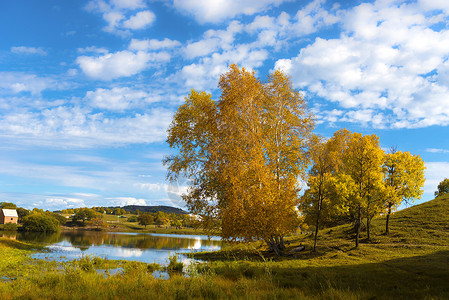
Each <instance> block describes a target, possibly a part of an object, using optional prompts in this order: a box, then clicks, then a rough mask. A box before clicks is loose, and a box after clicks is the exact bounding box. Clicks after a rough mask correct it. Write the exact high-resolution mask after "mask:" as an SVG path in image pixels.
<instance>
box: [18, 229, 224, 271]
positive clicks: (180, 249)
mask: <svg viewBox="0 0 449 300" xmlns="http://www.w3.org/2000/svg"><path fill="white" fill-rule="evenodd" d="M16 238H17V240H20V241H27V242H34V243H40V244H43V245H46V246H47V248H48V249H50V250H51V251H50V252H46V253H38V254H36V255H35V256H34V257H35V258H42V259H50V260H61V261H64V260H72V259H75V258H78V257H80V256H82V255H95V256H100V257H103V258H107V259H126V260H136V261H142V262H147V263H153V262H156V263H159V264H162V265H165V264H167V263H168V257H169V255H174V254H176V253H180V254H181V255H180V256H178V257H179V258H180V259H183V260H188V259H187V258H186V257H185V256H183V255H182V253H189V252H192V251H214V250H219V249H220V248H221V240H220V238H219V237H212V238H210V239H209V238H208V237H207V236H203V235H176V234H153V233H125V232H97V231H73V232H59V233H47V234H46V233H35V232H32V233H31V232H23V233H17V236H16Z"/></svg>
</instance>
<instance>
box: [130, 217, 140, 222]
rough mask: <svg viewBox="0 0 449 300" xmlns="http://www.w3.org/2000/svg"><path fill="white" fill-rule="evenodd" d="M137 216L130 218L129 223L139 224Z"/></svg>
mask: <svg viewBox="0 0 449 300" xmlns="http://www.w3.org/2000/svg"><path fill="white" fill-rule="evenodd" d="M137 221H138V220H137V216H131V217H129V218H128V222H137Z"/></svg>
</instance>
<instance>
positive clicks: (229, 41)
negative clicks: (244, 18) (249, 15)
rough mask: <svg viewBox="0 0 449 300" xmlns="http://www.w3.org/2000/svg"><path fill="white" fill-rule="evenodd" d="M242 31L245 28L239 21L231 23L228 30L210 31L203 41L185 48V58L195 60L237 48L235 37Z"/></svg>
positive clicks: (192, 43)
mask: <svg viewBox="0 0 449 300" xmlns="http://www.w3.org/2000/svg"><path fill="white" fill-rule="evenodd" d="M242 30H243V26H242V25H241V24H240V23H239V22H237V21H233V22H231V23H230V24H229V25H228V27H227V28H226V30H208V31H206V32H205V33H204V35H203V39H202V40H199V41H196V42H191V43H189V44H188V45H187V46H186V47H185V49H184V53H185V56H186V58H188V59H193V58H196V57H203V56H206V55H209V54H211V53H213V52H217V51H219V50H230V49H232V48H233V47H235V46H234V39H235V35H236V34H238V33H240V32H242Z"/></svg>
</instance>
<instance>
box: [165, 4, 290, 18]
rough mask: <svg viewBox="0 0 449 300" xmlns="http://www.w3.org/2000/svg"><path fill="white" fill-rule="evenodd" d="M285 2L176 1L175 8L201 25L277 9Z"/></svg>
mask: <svg viewBox="0 0 449 300" xmlns="http://www.w3.org/2000/svg"><path fill="white" fill-rule="evenodd" d="M283 2H285V0H248V1H239V0H227V1H209V0H174V2H173V5H174V6H175V8H177V9H179V10H180V11H183V12H185V13H187V14H190V15H193V16H194V17H195V19H196V20H197V21H198V22H200V23H220V22H222V21H224V20H225V19H228V18H232V17H235V16H237V15H241V14H243V15H253V14H255V13H258V12H262V11H265V10H267V9H269V8H271V7H276V6H278V5H280V4H281V3H283Z"/></svg>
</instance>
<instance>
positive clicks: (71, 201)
mask: <svg viewBox="0 0 449 300" xmlns="http://www.w3.org/2000/svg"><path fill="white" fill-rule="evenodd" d="M45 204H46V205H47V206H51V207H59V208H62V207H63V208H71V207H73V208H76V207H85V206H86V204H85V202H84V200H83V199H78V198H66V197H50V198H46V199H45Z"/></svg>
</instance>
